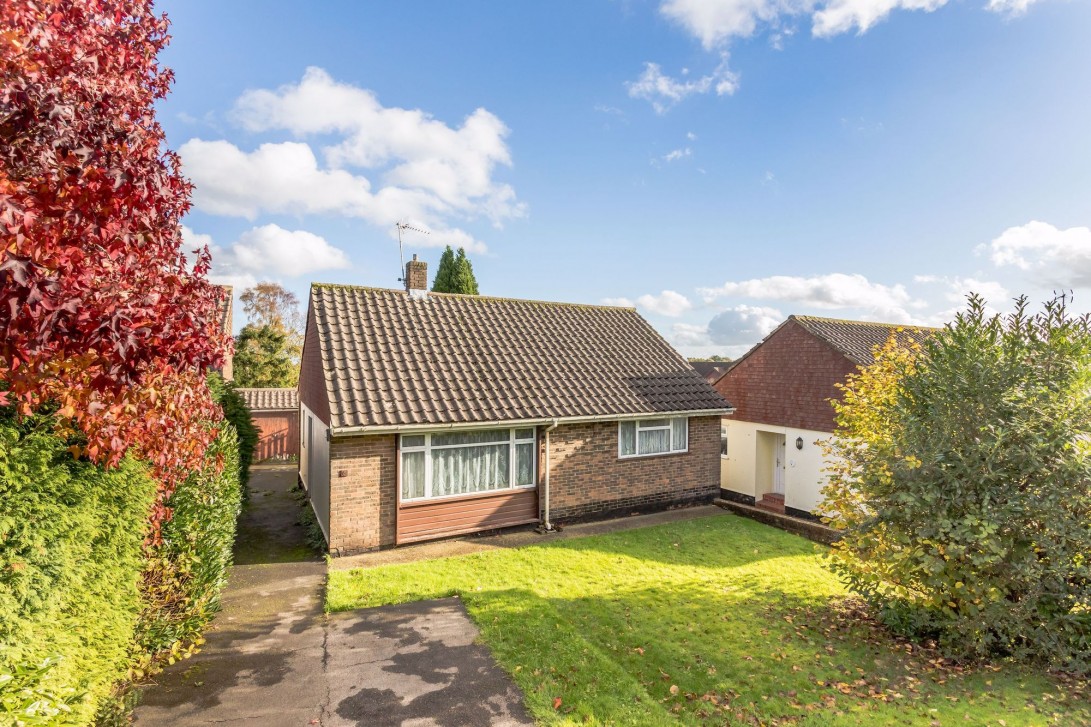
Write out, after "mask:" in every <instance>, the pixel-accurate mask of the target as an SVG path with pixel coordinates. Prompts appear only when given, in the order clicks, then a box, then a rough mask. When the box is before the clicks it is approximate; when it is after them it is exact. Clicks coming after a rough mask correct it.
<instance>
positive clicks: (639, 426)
mask: <svg viewBox="0 0 1091 727" xmlns="http://www.w3.org/2000/svg"><path fill="white" fill-rule="evenodd" d="M661 419H665V420H666V422H667V424H666V426H657V427H649V426H643V424H644V422H654V421H659V420H661ZM679 419H681V420H682V421H684V422H685V423H686V446H685V448H684V449H675V448H674V422H675V421H677V420H679ZM625 424H633V425H634V427H635V430H634V432H633V449H634V450H635V451H634V452H633V454H623V453H622V451H621V427H622V426H624V425H625ZM664 429H665V430H667V432H668V439H669V441H670V448H669V449H667V451H666V452H651V453H649V454H639V452H640V433H641V432H642V431H644V432H654V431H663V430H664ZM688 451H689V417H672V416H661V417H649V418H648V419H623V420H621V421H619V422H618V423H617V457H618V459H638V458H641V457H666V456H668V455H671V454H685V453H686V452H688Z"/></svg>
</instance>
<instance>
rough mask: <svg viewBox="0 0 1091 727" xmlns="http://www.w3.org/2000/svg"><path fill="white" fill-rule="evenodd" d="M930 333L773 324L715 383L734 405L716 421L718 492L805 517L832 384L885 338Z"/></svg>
mask: <svg viewBox="0 0 1091 727" xmlns="http://www.w3.org/2000/svg"><path fill="white" fill-rule="evenodd" d="M932 330H934V329H930V328H920V327H913V326H899V325H895V324H888V323H870V322H863V321H843V320H835V319H831V318H817V317H813V316H790V317H789V318H788V320H786V321H784V323H781V324H780V325H779V326H778V327H777V328H776V329H775V330H774V331H773V332H772V333H770V334H769V335H768V336H766V337H765V339H764V340H763V341H762V342H761V343H759V344H758V345H757V346H755V347H754V348H752V349H750V351H748V352H747V353H746V354H745V355H743V356H742V357H740V358H738V359H736V360H735V361H734V362H733V363H732V365H731V368H730V369H728V371H727V372H726V373H724V374H723V375H722V376H721V377H720V378H719V379H717V381H716V383H715V387H716V390H717V391H719V392H720V394H722V395H723V396H724V397H725V398H727V399H728V400H730V401H731V402H732V404H733V405H734V406H735V412H734V413H733V414H732V415H731V416H730V417H726V418H725V419H724V420H723V422H722V424H721V427H722V429H721V434H720V437H721V442H720V486H721V488H722V489H723V496H724V497H725V498H728V499H732V500H736V501H739V502H743V503H747V504H750V505H754V504H756V505H758V506H759V507H761V508H763V509H766V510H771V511H774V512H781V513H787V514H790V515H796V516H802V517H808V516H812V514H813V512H814V510H815V508H817V507H818V504H819V502H820V501H821V499H822V497H821V490H822V488H823V486H824V485H825V482H826V475H825V474H824V472H823V470H824V468H825V466H826V460H825V458H824V457H823V454H822V448H821V446H820V445H819V444H818V443H819V442H820V441H821V440H825V439H828V438H829V437H830V436H831V435H832V433H833V430H834V409H833V405H832V404H831V400H839V399H840V397H841V392H840V390H839V389H838V388H837V384H839V383H843V382H844V381H845V379H846V377H847V376H848V375H849V374H851V373H855V372H856V371H858V370H859V367H861V366H867V365H869V364H871V363H872V362H873V361H874V357H873V354H872V352H873V350H874V348H875V347H876V346H880V345H882V344H884V343H886V342H887V341H888V340H889V339H890V336H891V335H897V336H899V337H901V338H905V339H909V338H915V339H916V340H918V341H919V340H922V339H923V338H925V337H927V336H928V335H929V333H930V332H931V331H932Z"/></svg>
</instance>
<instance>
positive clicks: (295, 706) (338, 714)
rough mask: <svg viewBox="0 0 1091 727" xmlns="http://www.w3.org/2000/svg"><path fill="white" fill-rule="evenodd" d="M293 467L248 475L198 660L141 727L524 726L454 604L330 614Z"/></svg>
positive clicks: (152, 689)
mask: <svg viewBox="0 0 1091 727" xmlns="http://www.w3.org/2000/svg"><path fill="white" fill-rule="evenodd" d="M294 481H295V468H294V467H292V468H284V467H281V468H257V469H255V470H254V473H253V477H252V479H251V498H250V505H249V507H248V508H247V510H246V512H245V513H244V514H243V517H242V520H241V521H240V524H239V539H238V543H237V544H236V563H237V564H236V565H235V566H234V568H232V571H231V580H230V583H229V584H228V587H227V590H226V591H225V592H224V602H223V605H224V607H223V611H222V612H221V613H220V614H219V615H218V616H217V618H216V621H215V622H214V624H213V628H212V630H211V631H210V632H209V633H208V634H207V637H206V638H207V642H206V643H205V646H204V649H203V650H202V651H201V653H199V654H197V655H196V656H194V657H193V658H192V659H189V660H187V661H183V662H180V663H179V664H176V665H174V666H173V667H171V668H169V669H167V670H166V671H165V672H163V673H162V674H160V675H159V676H158V677H157V679H156V683H155V684H154V685H152V686H149V687H148V688H147V689H146V690H145V691H144V694H143V697H142V699H141V704H140V706H139V707H138V708H137V710H136V715H135V716H136V723H137V724H138V725H182V726H187V725H207V724H213V723H217V724H218V723H225V722H226V723H231V724H239V725H248V724H252V725H286V726H287V725H329V726H342V725H359V726H361V727H363V726H367V727H385V726H387V725H391V726H393V725H406V726H409V725H412V727H432V726H434V727H471V726H477V725H482V726H485V725H496V726H500V725H530V724H533V721H532V720H531V719H530V718H529V716H528V715H527V712H526V710H525V708H524V707H523V698H522V694H521V693H520V692H519V690H518V689H517V688H516V687H515V685H514V684H513V683H512V682H511V680H510V679H509V678H508V676H507V675H506V674H505V673H504V672H503V671H502V670H501V669H500V668H499V667H497V666H496V663H495V662H494V660H493V658H492V655H491V654H490V653H489V651H488V649H487V648H486V647H485V646H483V645H482V644H480V643H478V642H477V641H476V639H477V628H476V627H475V626H474V625H473V623H472V622H471V621H470V619H469V618H468V617H467V615H466V611H465V609H464V608H463V607H462V604H461V602H460V601H459V600H458V599H457V598H446V599H441V600H436V601H421V602H418V603H411V604H404V605H399V606H386V607H383V608H374V609H365V610H359V611H349V612H344V613H338V614H333V615H330V616H327V615H326V614H325V613H324V612H323V607H322V604H323V595H324V590H325V580H326V566H325V563H323V562H322V561H321V560H320V559H318V558H315V557H314V556H312V555H310V554H309V553H308V551H307V550H306V548H305V547H303V545H302V544H303V529H302V528H301V527H300V526H299V525H298V524H297V522H296V520H297V516H298V513H299V507H298V505H297V504H296V503H295V501H294V500H293V499H292V498H291V497H290V496H289V495H288V490H289V488H290V487H291V486H292V484H293V483H294Z"/></svg>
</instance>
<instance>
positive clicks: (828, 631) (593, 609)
mask: <svg viewBox="0 0 1091 727" xmlns="http://www.w3.org/2000/svg"><path fill="white" fill-rule="evenodd" d="M820 547H821V546H816V545H814V544H813V543H811V542H809V541H806V540H803V539H802V538H798V537H796V536H793V535H789V534H787V533H784V532H781V531H779V530H776V529H773V528H770V527H768V526H765V525H762V524H760V523H756V522H753V521H750V520H745V519H741V518H737V517H735V516H732V515H726V514H725V515H720V516H713V517H709V518H703V519H699V520H692V521H687V522H682V523H673V524H668V525H661V526H655V527H649V528H643V529H639V530H630V531H626V532H620V533H614V534H610V535H602V536H594V537H587V538H580V539H573V540H565V541H558V542H554V543H547V544H543V545H541V546H532V547H525V548H519V549H512V550H502V551H492V552H488V553H481V554H476V555H470V556H461V557H453V558H445V559H439V560H433V561H424V562H418V563H410V564H401V565H392V566H385V567H379V568H371V569H359V570H351V571H333V572H331V573H330V583H329V589H328V595H327V603H328V606H329V608H330V609H331V610H346V609H352V608H363V607H369V606H379V605H384V604H391V603H401V602H406V601H413V600H420V599H428V598H440V597H445V596H452V595H458V596H460V597H461V598H462V599H463V601H464V602H465V604H466V607H467V609H468V611H469V612H470V615H471V616H472V617H473V619H474V620H475V621H476V623H477V624H478V626H479V627H480V628H481V634H482V638H483V639H484V640H485V642H486V643H488V645H489V646H490V647H491V648H492V650H493V653H494V654H495V656H496V658H497V660H498V661H499V662H500V664H501V665H502V666H503V667H504V668H505V669H506V670H507V671H508V672H509V673H510V674H511V675H512V676H513V678H514V679H515V681H516V682H517V683H518V684H519V686H520V687H521V688H522V689H523V691H524V692H525V694H526V698H527V704H528V706H529V708H530V709H531V711H532V712H533V713H534V715H535V716H536V718H537V719H538V720H539V721H540V722H542V723H544V724H603V725H605V724H617V725H627V724H641V725H659V724H662V725H667V724H670V725H675V724H723V723H739V724H758V723H764V724H770V723H774V722H781V723H791V724H805V725H854V724H861V723H867V724H873V725H896V724H926V725H930V724H933V723H936V722H938V723H939V724H941V725H945V724H960V725H963V724H1001V723H1000V722H999V720H1004V723H1006V724H1007V725H1008V726H1009V727H1014V726H1015V725H1045V724H1063V725H1072V724H1091V701H1089V697H1088V693H1087V691H1086V690H1087V687H1086V685H1085V684H1083V683H1080V682H1073V681H1065V680H1059V679H1054V678H1051V677H1048V676H1045V675H1042V674H1037V673H1033V672H1031V671H1029V670H1027V669H1025V668H1021V667H1017V666H1014V665H1008V664H998V665H989V666H978V667H975V668H973V669H965V670H962V669H958V668H957V667H953V666H952V665H950V664H945V663H943V662H942V661H941V660H938V658H937V657H936V656H935V655H934V654H932V653H931V652H928V651H924V650H921V649H918V648H915V647H914V646H913V645H910V644H907V643H905V642H900V641H898V640H895V639H894V638H892V637H890V636H889V635H888V634H887V633H886V632H885V631H883V630H882V629H880V628H878V627H877V626H876V625H874V624H873V623H871V622H869V621H867V620H866V619H864V618H862V617H861V616H860V615H859V614H855V613H845V610H844V606H843V605H841V604H842V603H843V602H844V599H845V597H846V593H845V591H844V589H843V588H842V586H841V585H840V584H839V583H838V581H837V580H836V579H835V578H834V577H833V576H832V575H831V574H830V572H829V571H827V570H826V569H825V568H824V567H823V564H822V558H821V553H820V551H819V548H820Z"/></svg>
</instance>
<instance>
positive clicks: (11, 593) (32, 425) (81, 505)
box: [0, 417, 155, 724]
mask: <svg viewBox="0 0 1091 727" xmlns="http://www.w3.org/2000/svg"><path fill="white" fill-rule="evenodd" d="M46 419H47V418H45V417H38V418H35V419H34V420H30V421H27V422H24V423H22V424H21V425H19V426H16V425H15V424H14V423H13V422H12V421H11V420H10V419H8V420H6V421H2V422H0V503H2V505H0V723H3V724H12V723H14V724H86V723H87V722H89V721H90V720H91V718H92V716H93V715H94V713H95V710H96V708H97V705H98V703H99V702H100V701H101V700H102V698H103V697H104V696H105V695H107V694H108V693H109V692H110V691H111V688H112V686H113V684H114V683H115V682H116V681H117V680H118V679H119V678H120V677H121V676H123V675H124V674H125V673H126V671H127V668H128V664H129V658H130V645H131V643H132V636H133V633H134V629H135V627H136V623H137V619H138V617H139V615H140V611H141V593H140V575H141V571H142V569H143V567H144V559H143V552H142V542H143V540H144V533H145V529H146V527H147V523H148V510H149V508H150V507H151V504H152V502H153V500H154V498H155V483H154V482H153V481H152V479H151V477H149V476H148V474H147V472H146V468H145V467H144V466H143V465H141V464H139V463H137V462H134V461H132V460H131V459H128V458H126V459H125V460H123V461H122V463H121V465H120V466H119V467H118V468H116V469H111V470H104V469H103V468H101V467H99V466H96V465H92V464H89V463H87V462H81V461H77V460H75V459H74V458H73V457H72V455H71V454H70V453H69V452H68V443H66V442H65V441H63V440H61V439H60V438H58V437H57V436H56V435H55V434H53V432H52V428H51V425H50V424H49V422H48V421H46Z"/></svg>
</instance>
